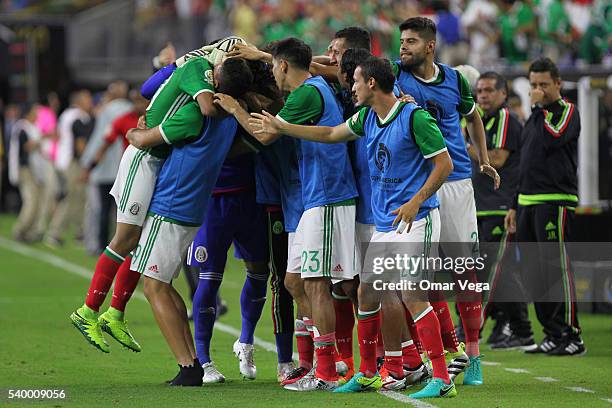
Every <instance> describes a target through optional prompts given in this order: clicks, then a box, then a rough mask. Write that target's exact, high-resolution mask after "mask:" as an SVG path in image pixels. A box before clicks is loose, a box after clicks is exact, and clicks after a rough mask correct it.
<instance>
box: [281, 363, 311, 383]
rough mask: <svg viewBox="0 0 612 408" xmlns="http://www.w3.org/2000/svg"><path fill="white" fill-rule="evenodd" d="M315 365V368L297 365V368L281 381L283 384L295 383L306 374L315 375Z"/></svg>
mask: <svg viewBox="0 0 612 408" xmlns="http://www.w3.org/2000/svg"><path fill="white" fill-rule="evenodd" d="M314 373H315V371H314V367H313V368H306V367H301V366H300V367H296V368H295V369H293V371H291V372H290V373H288V374H287V377H286V379H285V380H284V381H283V382H281V385H289V384H293V383H294V382H296V381H299V380H300V379H302V378H303V377H304V376H307V375H310V376H314Z"/></svg>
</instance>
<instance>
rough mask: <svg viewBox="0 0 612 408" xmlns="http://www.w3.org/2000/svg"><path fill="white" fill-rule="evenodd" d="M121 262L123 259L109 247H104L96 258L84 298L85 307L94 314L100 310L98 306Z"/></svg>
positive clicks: (102, 300)
mask: <svg viewBox="0 0 612 408" xmlns="http://www.w3.org/2000/svg"><path fill="white" fill-rule="evenodd" d="M123 261H124V258H123V257H121V256H120V255H119V254H117V253H116V252H114V251H113V250H112V249H110V248H109V247H106V249H105V250H104V252H102V255H100V257H99V258H98V262H96V269H95V271H94V275H93V278H91V284H90V285H89V291H87V297H86V298H85V304H86V305H87V307H89V308H90V309H93V310H95V311H96V312H97V311H98V310H100V306H102V303H104V299H106V294H107V293H108V290H109V289H110V287H111V285H112V284H113V279H115V275H116V274H117V269H119V266H120V265H121V264H122V263H123Z"/></svg>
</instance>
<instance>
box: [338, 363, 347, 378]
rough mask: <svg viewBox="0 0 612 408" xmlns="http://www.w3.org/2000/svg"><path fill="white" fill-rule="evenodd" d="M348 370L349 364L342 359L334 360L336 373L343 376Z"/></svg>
mask: <svg viewBox="0 0 612 408" xmlns="http://www.w3.org/2000/svg"><path fill="white" fill-rule="evenodd" d="M348 370H349V366H348V365H347V364H346V363H345V362H344V361H342V360H340V361H336V373H338V375H339V376H340V377H344V376H345V375H346V374H347V373H348Z"/></svg>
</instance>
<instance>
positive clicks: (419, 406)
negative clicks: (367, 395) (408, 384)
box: [378, 391, 437, 408]
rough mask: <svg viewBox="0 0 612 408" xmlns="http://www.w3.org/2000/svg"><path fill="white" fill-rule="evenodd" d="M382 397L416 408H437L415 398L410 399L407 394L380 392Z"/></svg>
mask: <svg viewBox="0 0 612 408" xmlns="http://www.w3.org/2000/svg"><path fill="white" fill-rule="evenodd" d="M378 393H379V394H380V395H383V396H385V397H387V398H391V399H392V400H395V401H398V402H401V403H403V404H410V405H412V406H413V407H416V408H437V407H436V406H435V405H431V404H429V403H427V402H425V401H421V400H418V399H415V398H410V397H409V396H407V395H406V394H401V393H399V392H395V391H378Z"/></svg>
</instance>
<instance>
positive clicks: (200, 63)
mask: <svg viewBox="0 0 612 408" xmlns="http://www.w3.org/2000/svg"><path fill="white" fill-rule="evenodd" d="M175 72H177V73H180V75H179V77H178V80H179V81H180V82H179V88H180V89H181V91H183V92H185V93H186V94H188V95H189V96H191V97H192V98H193V99H195V98H197V96H198V95H199V94H201V93H202V92H211V93H215V87H214V81H213V66H212V65H211V64H210V62H208V61H207V60H206V59H204V58H194V59H192V60H190V61H188V62H187V63H186V64H185V65H183V66H182V67H181V68H179V69H177V70H176V71H175Z"/></svg>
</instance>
